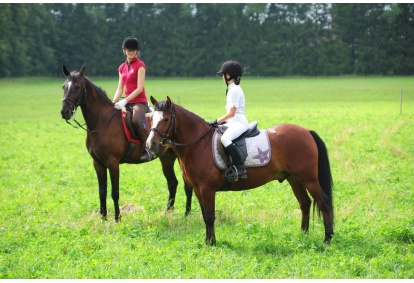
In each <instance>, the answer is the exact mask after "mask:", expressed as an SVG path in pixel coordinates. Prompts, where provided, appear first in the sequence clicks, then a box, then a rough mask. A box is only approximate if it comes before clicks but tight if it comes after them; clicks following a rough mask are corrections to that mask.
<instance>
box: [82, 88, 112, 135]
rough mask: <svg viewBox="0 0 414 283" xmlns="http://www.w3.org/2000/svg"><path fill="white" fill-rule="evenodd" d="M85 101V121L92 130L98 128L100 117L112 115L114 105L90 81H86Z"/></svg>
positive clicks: (83, 112) (83, 111)
mask: <svg viewBox="0 0 414 283" xmlns="http://www.w3.org/2000/svg"><path fill="white" fill-rule="evenodd" d="M85 89H86V94H85V101H84V103H83V104H82V105H81V109H82V114H83V117H84V119H85V123H86V125H87V127H88V129H90V130H92V131H93V130H95V129H97V128H98V126H99V125H98V123H99V121H101V120H102V119H100V117H108V119H109V118H110V117H111V115H112V113H113V111H114V106H113V105H112V103H110V101H109V100H108V99H107V98H106V97H105V96H104V95H103V94H101V93H100V91H99V90H98V89H96V87H95V86H94V85H93V84H92V82H90V81H86V85H85Z"/></svg>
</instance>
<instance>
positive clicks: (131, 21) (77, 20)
mask: <svg viewBox="0 0 414 283" xmlns="http://www.w3.org/2000/svg"><path fill="white" fill-rule="evenodd" d="M131 35H132V36H135V37H137V38H138V40H139V45H140V58H141V59H142V60H143V61H144V62H145V63H146V65H147V75H148V76H152V77H208V76H214V75H215V73H216V72H217V71H218V70H219V69H220V67H221V64H222V63H223V62H224V61H227V60H237V61H238V62H240V63H241V64H242V66H243V71H244V75H249V76H258V77H267V76H340V75H384V76H392V75H398V76H401V75H404V76H405V75H413V74H414V3H401V4H400V3H359V4H355V3H354V4H353V3H334V4H328V3H318V4H311V3H291V4H289V3H285V4H283V3H269V4H264V3H240V4H239V3H222V4H220V3H196V4H190V3H175V4H165V3H136V4H134V3H126V4H120V3H44V4H40V3H34V4H33V3H32V4H23V3H21V4H20V3H19V4H16V3H14V4H13V3H2V4H0V77H25V76H51V77H54V76H61V75H62V74H61V66H62V65H63V64H65V65H66V66H67V67H68V68H69V69H71V70H73V69H79V68H80V67H81V65H82V64H83V63H85V62H86V63H87V64H88V74H89V75H90V76H91V75H94V76H111V77H115V76H117V68H118V66H119V65H120V64H121V63H122V62H123V61H124V60H125V57H124V55H123V54H122V49H121V45H122V41H123V39H124V38H126V37H128V36H131Z"/></svg>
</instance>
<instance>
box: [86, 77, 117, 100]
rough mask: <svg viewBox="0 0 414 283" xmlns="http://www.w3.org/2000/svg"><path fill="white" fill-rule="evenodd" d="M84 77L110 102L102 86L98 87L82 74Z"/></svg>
mask: <svg viewBox="0 0 414 283" xmlns="http://www.w3.org/2000/svg"><path fill="white" fill-rule="evenodd" d="M84 78H85V79H86V80H87V81H88V82H89V83H90V84H91V85H92V87H93V88H94V89H95V90H96V91H97V92H98V93H99V95H101V96H102V97H103V98H104V99H106V100H107V101H108V102H111V103H112V100H111V99H109V97H108V96H107V95H106V92H105V91H104V90H103V89H102V88H100V87H99V86H97V85H96V84H94V83H93V82H92V81H91V79H89V78H88V77H86V76H84Z"/></svg>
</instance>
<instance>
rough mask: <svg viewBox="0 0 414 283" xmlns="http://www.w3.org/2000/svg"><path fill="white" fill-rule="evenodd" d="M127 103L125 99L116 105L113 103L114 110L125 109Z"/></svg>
mask: <svg viewBox="0 0 414 283" xmlns="http://www.w3.org/2000/svg"><path fill="white" fill-rule="evenodd" d="M127 103H128V101H126V99H122V100H121V101H118V102H117V103H115V108H116V109H118V110H121V109H122V108H124V107H125V105H126V104H127Z"/></svg>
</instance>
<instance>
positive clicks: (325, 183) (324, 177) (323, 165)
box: [310, 131, 334, 224]
mask: <svg viewBox="0 0 414 283" xmlns="http://www.w3.org/2000/svg"><path fill="white" fill-rule="evenodd" d="M310 133H311V135H312V137H313V139H314V140H315V143H316V146H317V147H318V156H319V157H318V178H319V184H320V185H321V187H322V190H323V192H324V193H325V195H326V197H327V199H326V202H327V203H326V204H327V205H328V207H329V210H330V212H331V213H330V218H331V223H332V224H333V220H334V213H333V197H332V187H333V181H332V173H331V166H330V163H329V157H328V150H327V149H326V146H325V143H324V141H323V140H322V139H321V138H320V137H319V136H318V134H317V133H316V132H314V131H310Z"/></svg>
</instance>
